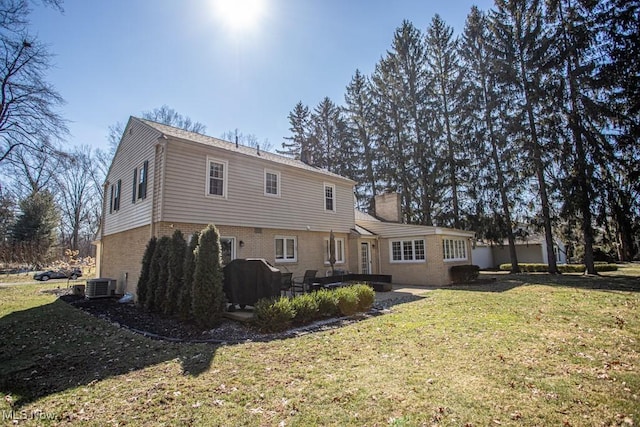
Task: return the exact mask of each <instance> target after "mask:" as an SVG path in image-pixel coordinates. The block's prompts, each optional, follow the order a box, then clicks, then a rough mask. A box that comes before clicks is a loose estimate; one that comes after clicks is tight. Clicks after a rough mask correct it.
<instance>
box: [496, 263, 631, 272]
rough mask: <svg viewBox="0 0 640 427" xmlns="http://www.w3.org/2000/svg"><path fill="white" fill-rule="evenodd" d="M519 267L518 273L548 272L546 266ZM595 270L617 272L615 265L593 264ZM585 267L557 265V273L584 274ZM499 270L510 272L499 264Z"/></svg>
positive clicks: (509, 268)
mask: <svg viewBox="0 0 640 427" xmlns="http://www.w3.org/2000/svg"><path fill="white" fill-rule="evenodd" d="M518 266H519V267H520V271H522V272H523V273H546V272H547V271H549V266H548V265H547V264H536V263H529V264H518ZM595 268H596V271H597V272H602V271H616V270H618V266H617V265H616V264H606V263H605V264H601V263H595ZM586 269H587V267H586V266H585V265H584V264H558V271H560V272H561V273H584V271H585V270H586ZM500 270H504V271H509V270H511V264H501V265H500Z"/></svg>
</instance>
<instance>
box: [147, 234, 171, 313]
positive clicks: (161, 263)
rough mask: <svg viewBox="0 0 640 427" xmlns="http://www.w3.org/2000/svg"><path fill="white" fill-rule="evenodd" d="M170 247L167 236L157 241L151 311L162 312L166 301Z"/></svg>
mask: <svg viewBox="0 0 640 427" xmlns="http://www.w3.org/2000/svg"><path fill="white" fill-rule="evenodd" d="M170 246H171V238H170V237H168V236H162V237H161V238H160V239H159V240H158V244H157V245H156V253H158V254H159V255H158V257H157V258H156V260H157V264H155V266H154V268H156V269H157V270H158V271H157V276H156V278H157V279H156V283H155V285H154V286H155V289H154V291H153V304H152V306H151V310H152V311H157V312H163V311H164V306H165V303H166V301H167V285H168V282H169V249H170Z"/></svg>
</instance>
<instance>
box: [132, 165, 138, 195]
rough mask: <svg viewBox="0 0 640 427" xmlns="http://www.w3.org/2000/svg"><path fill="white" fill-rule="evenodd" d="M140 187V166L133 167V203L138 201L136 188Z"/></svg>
mask: <svg viewBox="0 0 640 427" xmlns="http://www.w3.org/2000/svg"><path fill="white" fill-rule="evenodd" d="M137 187H138V168H134V169H133V190H132V194H131V203H135V202H136V189H137Z"/></svg>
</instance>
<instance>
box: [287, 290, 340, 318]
mask: <svg viewBox="0 0 640 427" xmlns="http://www.w3.org/2000/svg"><path fill="white" fill-rule="evenodd" d="M311 295H313V297H314V298H315V299H316V301H318V316H319V317H333V316H335V315H336V314H338V300H337V299H336V293H335V292H334V291H330V290H328V289H320V290H319V291H318V292H314V293H313V294H311ZM294 299H295V298H294Z"/></svg>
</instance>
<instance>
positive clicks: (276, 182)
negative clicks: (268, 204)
mask: <svg viewBox="0 0 640 427" xmlns="http://www.w3.org/2000/svg"><path fill="white" fill-rule="evenodd" d="M264 194H265V195H267V196H278V197H280V172H277V171H272V170H268V169H266V170H265V171H264Z"/></svg>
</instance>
